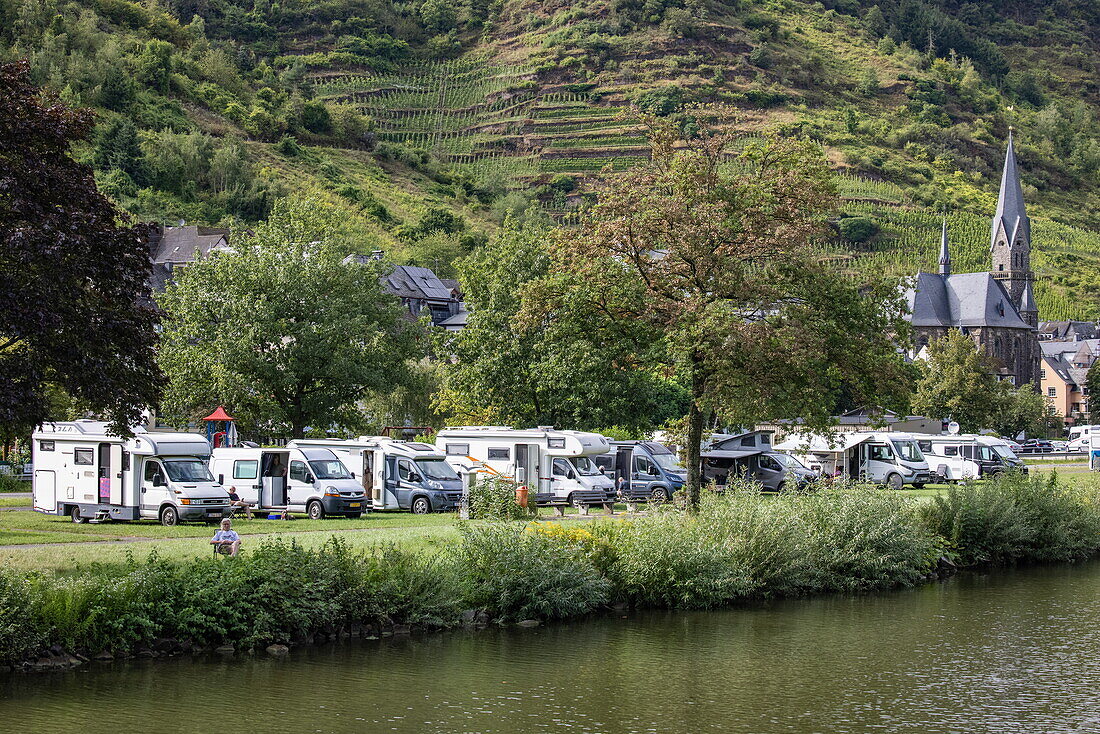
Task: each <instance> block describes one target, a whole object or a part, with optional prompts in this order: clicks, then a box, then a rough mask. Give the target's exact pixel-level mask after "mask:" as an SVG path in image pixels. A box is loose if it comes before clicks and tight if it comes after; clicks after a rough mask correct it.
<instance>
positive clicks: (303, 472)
mask: <svg viewBox="0 0 1100 734" xmlns="http://www.w3.org/2000/svg"><path fill="white" fill-rule="evenodd" d="M307 476H309V469H308V468H307V467H306V463H305V462H304V461H292V462H290V478H291V479H293V480H294V481H295V482H306V481H308V480H307V479H306V477H307Z"/></svg>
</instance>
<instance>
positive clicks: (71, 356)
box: [0, 64, 161, 431]
mask: <svg viewBox="0 0 1100 734" xmlns="http://www.w3.org/2000/svg"><path fill="white" fill-rule="evenodd" d="M92 121H93V118H92V115H91V113H89V112H88V111H87V110H72V109H69V108H67V107H65V106H63V105H60V104H57V103H56V102H55V101H47V100H43V99H41V98H39V96H38V90H37V89H35V88H34V87H33V86H32V85H31V84H30V82H29V79H28V74H27V68H26V65H25V64H8V65H0V294H3V296H2V297H0V425H5V426H8V427H9V428H10V427H12V426H22V427H27V428H29V427H30V426H33V425H34V424H36V423H38V422H40V421H42V420H43V419H45V418H47V417H49V416H48V415H47V412H48V411H47V402H48V400H49V395H50V392H51V390H56V389H57V388H60V389H61V390H63V391H65V392H67V393H68V394H70V395H72V396H73V397H75V398H77V399H78V400H80V401H81V402H82V403H83V404H84V405H85V406H86V407H87V408H89V409H92V410H96V411H98V412H101V413H103V414H104V415H106V416H107V417H108V418H109V419H110V420H111V421H112V422H113V423H114V425H115V428H116V430H119V431H125V430H128V429H129V427H130V426H132V425H134V424H136V423H137V422H138V420H139V419H140V417H141V414H142V411H143V410H144V409H145V408H146V407H147V406H150V405H153V404H155V403H156V401H157V398H158V395H159V392H160V387H161V377H160V373H159V371H158V370H157V367H156V364H155V360H154V354H153V349H154V345H155V342H156V336H155V333H154V331H153V327H154V325H155V324H156V322H157V315H156V311H155V309H154V308H153V307H152V305H151V304H150V302H149V287H148V285H147V282H146V281H147V279H148V276H149V267H150V266H149V256H148V248H147V246H146V241H145V238H146V232H147V230H146V228H145V227H142V226H133V227H132V226H129V225H128V224H127V223H125V222H124V221H123V220H122V216H121V213H120V212H119V211H118V210H117V209H115V208H114V207H113V206H112V205H111V203H110V202H109V201H108V200H107V199H106V198H104V196H103V195H102V194H100V193H99V192H98V191H97V190H96V186H95V181H94V179H93V177H92V172H91V170H90V169H89V168H87V167H86V166H82V165H79V164H77V163H76V162H75V161H74V160H73V159H72V157H71V156H70V153H69V149H70V146H71V145H72V144H73V143H74V142H78V141H82V140H86V139H87V137H88V135H89V132H90V130H91V127H92Z"/></svg>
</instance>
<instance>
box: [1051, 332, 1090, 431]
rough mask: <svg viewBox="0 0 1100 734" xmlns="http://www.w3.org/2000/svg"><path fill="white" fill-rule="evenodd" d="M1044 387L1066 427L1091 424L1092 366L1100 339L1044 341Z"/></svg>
mask: <svg viewBox="0 0 1100 734" xmlns="http://www.w3.org/2000/svg"><path fill="white" fill-rule="evenodd" d="M1040 346H1041V347H1042V351H1043V366H1042V369H1041V371H1040V373H1039V377H1040V389H1041V390H1042V394H1043V396H1044V397H1046V399H1047V402H1049V403H1050V404H1051V406H1052V407H1053V408H1054V412H1055V413H1057V414H1058V415H1059V416H1061V418H1062V420H1063V421H1064V422H1065V424H1066V426H1073V425H1080V424H1088V423H1089V421H1090V418H1089V406H1088V397H1089V391H1088V387H1086V385H1085V382H1086V380H1087V378H1088V372H1089V368H1090V367H1092V365H1093V363H1094V362H1095V361H1096V355H1097V354H1098V353H1100V339H1082V340H1080V341H1044V342H1041V343H1040Z"/></svg>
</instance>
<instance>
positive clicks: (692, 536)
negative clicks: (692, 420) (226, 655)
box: [0, 475, 1100, 662]
mask: <svg viewBox="0 0 1100 734" xmlns="http://www.w3.org/2000/svg"><path fill="white" fill-rule="evenodd" d="M81 537H84V536H81ZM248 542H249V545H248V552H247V553H245V554H244V555H242V556H241V557H239V558H217V559H215V558H211V556H210V555H209V550H208V546H207V545H206V544H205V541H204V540H203V539H198V538H185V539H182V540H176V541H167V540H153V541H149V542H146V543H129V544H122V543H99V544H95V545H94V546H81V549H82V551H83V550H84V549H86V548H94V549H95V553H96V558H95V560H96V561H97V562H96V563H88V560H89V559H88V558H87V557H86V556H83V557H80V558H79V559H78V558H77V557H75V556H74V557H70V558H68V561H70V566H68V570H67V572H66V573H59V574H49V573H43V572H42V571H41V570H37V571H34V572H27V571H24V572H18V571H5V572H3V573H0V662H3V661H5V660H7V661H17V660H21V659H24V658H25V657H26V656H28V655H33V654H36V653H37V652H38V651H40V650H42V649H44V648H45V647H48V646H50V645H61V646H63V647H66V648H67V649H69V650H73V651H76V652H82V653H85V654H92V653H95V652H96V651H98V650H100V649H104V648H109V649H112V650H115V651H120V652H133V651H134V650H135V649H137V648H140V647H142V646H147V645H152V644H154V642H155V641H156V640H158V639H159V640H162V642H163V640H164V639H174V640H186V641H188V643H189V644H193V645H197V646H210V645H221V644H231V645H235V646H238V647H245V648H254V647H261V646H264V645H267V644H269V643H272V642H284V643H300V642H305V641H308V640H310V639H312V638H313V637H314V636H315V635H324V636H331V635H334V634H338V633H339V632H340V631H341V630H349V629H355V628H357V627H358V628H361V627H363V626H369V627H375V628H377V627H385V626H387V625H395V624H404V625H422V626H425V627H447V626H453V625H457V624H461V623H463V622H464V621H465V622H467V623H468V622H469V621H470V620H471V619H483V620H485V621H489V620H497V621H500V622H509V621H516V620H522V619H525V618H531V617H534V618H539V619H557V618H570V617H576V616H580V615H583V614H586V613H588V612H591V611H593V610H596V609H598V608H600V607H602V606H604V605H607V604H610V603H612V602H626V603H628V604H632V605H636V606H645V607H659V608H711V607H718V606H722V605H727V604H731V603H735V602H738V601H743V600H749V599H764V598H772V597H782V596H795V595H804V594H815V593H827V592H862V591H872V590H876V589H885V588H892V587H901V586H912V585H915V584H918V583H922V582H923V581H925V580H926V579H928V578H930V577H932V576H933V575H934V574H935V573H936V572H937V570H940V569H942V568H944V567H945V565H948V566H949V565H950V561H951V560H954V561H956V562H958V563H962V564H985V563H1008V562H1021V561H1067V560H1076V559H1082V558H1087V557H1090V556H1092V555H1095V554H1096V553H1097V552H1098V551H1100V485H1098V484H1097V482H1095V481H1092V482H1089V483H1079V484H1076V485H1067V484H1060V483H1058V482H1057V481H1055V480H1054V477H1053V476H1049V477H1044V476H1031V477H1024V476H1021V475H1010V476H1006V477H1002V478H998V479H997V480H994V481H990V482H986V483H975V484H971V485H964V486H959V487H951V488H949V489H947V490H946V491H945V492H942V493H940V494H939V495H937V496H933V497H930V498H928V500H927V501H923V502H914V501H912V500H911V499H909V498H907V497H906V496H904V495H903V494H901V493H898V492H886V491H882V490H881V489H877V488H866V487H854V488H850V487H836V488H831V489H828V490H823V491H820V492H817V493H813V494H804V495H803V494H785V495H777V496H764V495H761V494H760V493H759V492H757V491H755V489H752V488H742V489H741V490H739V491H732V492H728V493H727V494H726V495H724V496H709V497H707V498H706V499H705V501H704V504H703V507H702V508H701V509H700V511H699V512H698V513H697V514H695V515H686V514H683V513H681V512H679V511H677V510H675V509H674V508H672V507H667V506H666V507H663V508H659V509H657V510H655V511H653V512H651V513H650V514H648V515H647V516H644V517H631V518H625V517H619V518H598V519H595V520H593V521H588V522H583V523H582V522H577V521H571V520H570V521H566V522H554V523H547V522H536V523H528V522H518V523H490V522H472V523H461V522H456V521H454V520H450V522H449V524H442V523H440V524H437V525H436V526H434V527H426V526H424V527H391V528H384V529H381V530H379V531H378V532H366V531H356V532H351V533H342V534H339V535H335V536H334V535H333V534H332V533H331V532H327V533H326V532H306V533H295V534H293V535H290V536H288V535H269V536H266V537H264V538H251V539H249V540H248ZM24 550H26V551H27V552H28V555H27V556H21V552H22V551H24ZM31 550H41V549H18V548H17V549H6V552H7V553H8V554H9V555H8V557H7V558H6V559H4V560H5V566H9V567H15V568H17V569H26V568H27V565H26V564H25V563H24V562H25V561H26V559H27V557H30V556H33V554H30V553H29V552H30V551H31ZM147 551H153V552H150V553H147ZM66 552H67V549H66V547H65V546H62V545H58V546H51V547H50V548H49V553H50V554H52V555H50V556H49V557H48V558H43V557H42V556H36V557H35V561H36V563H39V564H41V565H38V566H37V568H38V569H42V568H43V567H51V564H52V567H55V568H62V567H65V562H66V559H67V556H66ZM139 554H142V555H147V557H146V558H145V560H140V561H138V560H134V558H135V557H136V556H138V555H139ZM43 561H46V563H42V562H43ZM73 563H75V564H76V565H72V564H73ZM172 644H175V643H172Z"/></svg>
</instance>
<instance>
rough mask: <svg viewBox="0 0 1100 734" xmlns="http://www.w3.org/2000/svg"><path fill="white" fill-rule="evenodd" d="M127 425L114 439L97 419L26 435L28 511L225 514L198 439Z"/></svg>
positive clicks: (84, 516)
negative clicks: (30, 463)
mask: <svg viewBox="0 0 1100 734" xmlns="http://www.w3.org/2000/svg"><path fill="white" fill-rule="evenodd" d="M133 430H134V436H133V438H120V437H119V436H115V435H113V434H111V433H110V431H109V430H108V427H107V424H106V423H101V422H98V421H83V420H82V421H71V422H63V423H45V424H43V425H42V426H41V427H40V428H39V429H38V430H37V431H35V432H34V434H33V435H32V437H31V442H32V449H31V450H32V452H33V455H34V478H33V480H32V481H33V484H32V493H33V502H34V509H35V510H37V511H38V512H43V513H46V514H49V515H64V516H68V517H70V518H72V520H73V522H79V523H82V522H88V521H89V520H91V521H93V522H104V521H107V520H138V519H142V518H145V519H155V520H160V522H161V524H163V525H176V524H177V523H179V522H180V521H181V520H201V521H206V522H214V521H218V520H221V519H222V518H223V517H228V515H229V495H228V494H226V492H225V490H224V489H222V487H221V485H219V484H218V483H217V482H215V481H214V478H213V477H212V476H210V472H209V471H207V466H206V463H207V458H208V457H209V455H210V444H209V443H208V442H207V440H206V439H205V438H203V437H202V436H198V435H195V434H193V433H146V432H145V431H144V430H143V429H141V428H135V429H133Z"/></svg>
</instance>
